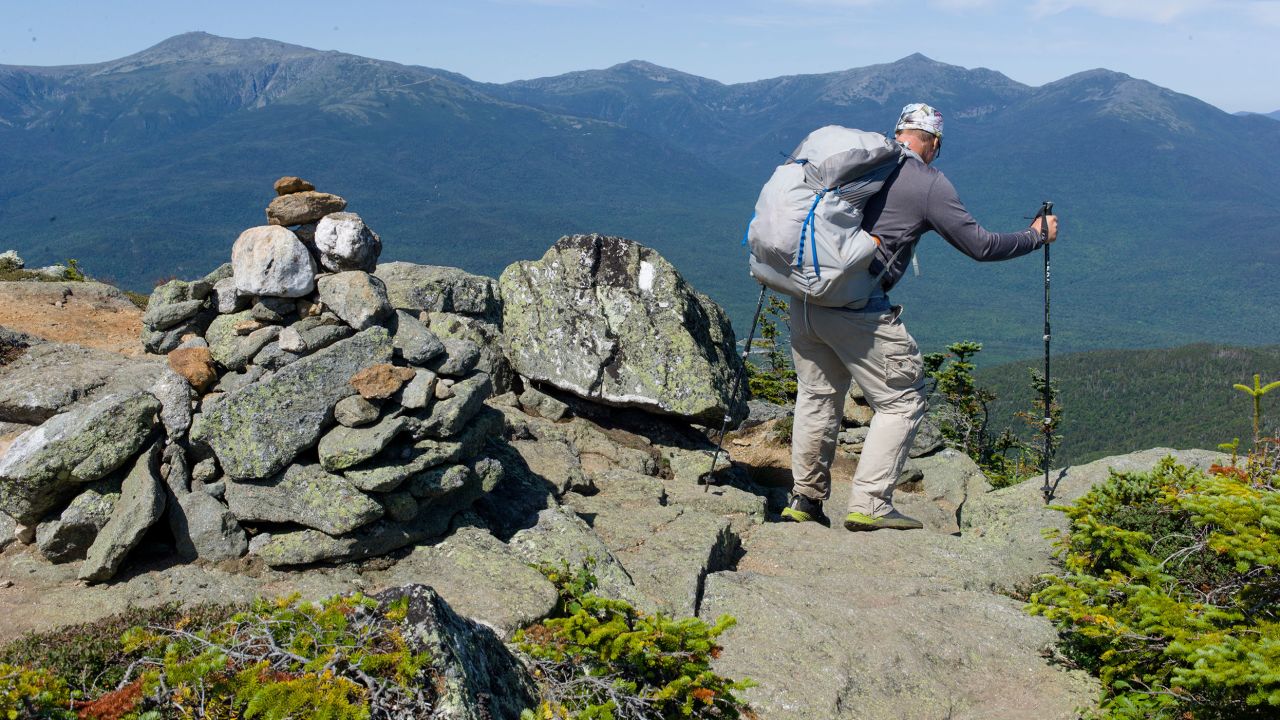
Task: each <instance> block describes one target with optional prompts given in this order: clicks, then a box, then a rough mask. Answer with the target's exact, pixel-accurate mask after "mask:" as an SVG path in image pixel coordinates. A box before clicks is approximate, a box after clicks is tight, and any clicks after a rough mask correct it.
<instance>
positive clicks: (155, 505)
mask: <svg viewBox="0 0 1280 720" xmlns="http://www.w3.org/2000/svg"><path fill="white" fill-rule="evenodd" d="M163 514H164V489H163V487H162V483H161V480H160V446H159V445H152V446H151V449H150V450H148V451H147V452H145V453H143V454H142V455H141V456H139V457H138V459H137V461H136V462H135V463H134V465H133V469H132V470H130V471H129V474H128V475H127V476H126V477H125V479H124V482H123V483H122V484H121V486H120V499H119V500H118V501H116V505H115V508H114V509H113V510H112V513H111V519H110V520H108V521H107V524H106V525H105V526H103V528H102V529H101V530H100V531H98V536H97V537H96V538H95V539H94V541H93V545H92V546H90V547H89V552H88V556H87V557H86V558H85V560H84V562H83V563H81V564H80V572H79V574H78V577H79V578H80V579H81V580H84V581H86V582H91V583H92V582H102V581H103V580H107V579H109V578H111V576H112V575H115V574H116V570H117V569H119V567H120V563H122V562H124V558H125V556H126V555H128V554H129V551H130V550H132V549H133V548H134V547H135V546H136V545H137V544H138V542H139V541H140V540H142V536H143V534H144V533H146V531H147V529H148V528H150V527H151V526H152V525H154V524H155V522H156V521H157V520H159V519H160V517H161V515H163Z"/></svg>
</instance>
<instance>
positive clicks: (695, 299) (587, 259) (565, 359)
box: [499, 235, 747, 423]
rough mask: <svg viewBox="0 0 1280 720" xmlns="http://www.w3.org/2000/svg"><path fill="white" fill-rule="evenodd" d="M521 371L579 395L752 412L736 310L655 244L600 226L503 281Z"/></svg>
mask: <svg viewBox="0 0 1280 720" xmlns="http://www.w3.org/2000/svg"><path fill="white" fill-rule="evenodd" d="M499 283H500V286H501V289H502V299H503V333H504V337H505V339H506V343H507V353H508V357H509V358H510V360H511V364H512V366H513V367H514V369H515V371H516V372H518V373H519V374H521V375H523V376H525V377H528V378H531V379H533V380H537V381H541V382H545V383H547V384H549V385H552V386H554V387H557V388H560V389H562V390H566V391H568V392H571V393H573V394H575V395H578V396H579V397H583V398H587V399H589V400H594V401H596V402H601V403H605V404H610V405H620V406H632V407H639V408H643V409H646V410H650V411H653V412H659V413H665V414H669V415H677V416H680V417H684V418H689V419H692V420H696V421H700V422H703V423H719V421H720V419H721V418H722V417H723V416H724V415H725V414H726V412H727V411H728V412H731V413H732V414H733V415H734V416H735V417H737V418H742V417H745V416H746V401H747V392H746V385H745V383H743V384H741V385H740V387H739V389H738V395H737V396H736V397H730V396H729V395H730V392H731V390H732V385H733V376H734V372H735V371H736V370H738V369H739V368H740V367H741V363H742V361H741V359H740V358H739V357H738V354H737V352H736V351H735V349H734V342H735V341H734V335H733V329H732V327H730V325H729V319H728V316H727V315H726V314H725V312H724V311H723V310H722V309H720V307H719V306H718V305H716V304H715V303H714V302H712V301H711V300H710V299H709V298H707V297H706V296H704V295H702V294H701V293H698V292H697V291H695V290H694V289H693V288H691V287H690V286H689V285H688V283H686V282H685V280H684V278H682V277H681V276H680V274H679V273H678V272H676V270H675V268H674V267H673V266H672V265H671V264H670V263H669V262H667V261H666V260H665V259H664V258H663V257H662V256H661V255H659V254H658V253H657V252H655V251H654V250H651V249H649V248H646V247H644V246H642V245H638V244H636V243H634V242H631V241H630V240H625V239H623V238H617V237H605V236H601V235H574V236H571V237H564V238H561V239H560V240H559V241H558V242H556V244H555V245H553V246H552V247H551V249H550V250H548V251H547V253H546V254H545V255H543V256H542V259H541V260H536V261H531V262H530V261H523V262H518V263H515V264H513V265H511V266H509V267H508V268H507V269H506V270H505V271H504V272H503V273H502V277H501V278H500V280H499Z"/></svg>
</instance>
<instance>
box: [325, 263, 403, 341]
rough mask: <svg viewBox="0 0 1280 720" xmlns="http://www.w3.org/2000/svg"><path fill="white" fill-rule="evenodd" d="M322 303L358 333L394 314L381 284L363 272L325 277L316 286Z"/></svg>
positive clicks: (354, 271) (352, 271) (385, 290)
mask: <svg viewBox="0 0 1280 720" xmlns="http://www.w3.org/2000/svg"><path fill="white" fill-rule="evenodd" d="M317 287H318V288H319V291H320V302H322V303H324V305H325V307H327V308H329V309H330V310H332V311H333V314H334V315H337V316H338V317H340V318H342V322H344V323H346V324H348V325H350V326H351V327H353V328H355V329H356V330H364V329H365V328H369V327H372V326H374V325H377V324H379V323H382V322H383V321H385V320H386V319H387V318H388V317H389V316H390V315H391V313H392V310H391V305H390V304H389V303H388V302H387V289H386V288H385V287H384V286H383V284H382V281H381V280H379V279H378V278H376V277H374V276H373V275H370V274H369V273H367V272H362V271H360V270H348V271H346V272H340V273H334V274H333V275H324V276H322V277H321V278H320V280H319V281H318V282H317Z"/></svg>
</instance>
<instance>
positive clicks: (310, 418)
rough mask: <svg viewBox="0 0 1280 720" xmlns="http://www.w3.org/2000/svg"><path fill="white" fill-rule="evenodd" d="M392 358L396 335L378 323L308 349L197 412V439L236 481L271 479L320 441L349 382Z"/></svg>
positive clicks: (194, 436)
mask: <svg viewBox="0 0 1280 720" xmlns="http://www.w3.org/2000/svg"><path fill="white" fill-rule="evenodd" d="M390 359H391V337H390V336H389V335H388V334H387V331H386V330H384V329H382V328H380V327H373V328H369V329H368V330H365V331H364V332H361V333H359V334H357V335H355V336H353V337H350V338H348V339H346V340H341V341H338V342H336V343H334V344H333V345H330V346H329V347H327V348H325V349H323V350H320V351H318V352H316V353H314V354H312V355H308V356H306V357H304V358H302V359H301V360H298V361H296V362H294V363H293V364H291V365H288V366H286V367H284V368H283V369H281V370H280V371H278V372H276V373H275V374H274V375H272V376H270V377H269V378H267V379H264V380H260V381H258V382H255V383H252V384H250V385H248V386H246V387H243V388H241V389H239V390H235V391H233V392H230V393H228V394H227V395H226V396H225V398H223V399H222V401H221V402H218V403H216V404H215V405H214V406H213V407H212V408H210V409H209V410H208V411H206V412H204V413H203V414H202V415H201V416H200V417H201V419H200V421H199V422H197V423H195V425H194V426H193V427H192V430H191V436H192V439H193V440H195V441H198V442H203V443H205V444H207V445H209V446H210V447H211V448H213V451H214V452H215V453H216V454H217V456H218V462H219V464H220V465H221V466H222V469H223V471H224V472H226V474H227V475H229V476H231V477H232V478H234V479H237V480H255V479H261V478H266V477H270V476H272V475H274V474H276V473H277V472H280V470H282V469H284V467H285V466H286V465H288V464H289V463H290V462H291V461H292V460H293V458H294V457H296V456H297V454H298V453H299V452H301V451H302V450H304V449H306V448H309V447H311V446H312V445H314V444H315V443H316V441H317V440H319V439H320V436H321V435H322V434H323V433H324V430H325V428H326V427H327V426H329V425H330V424H331V423H332V421H333V407H334V405H336V404H337V403H338V401H339V400H341V399H343V398H344V397H347V396H349V395H352V394H354V393H355V390H354V389H353V388H352V387H351V385H349V384H348V380H350V379H351V376H352V375H355V374H356V373H357V372H359V371H360V370H363V369H364V368H367V367H369V366H371V365H375V364H377V363H382V362H387V361H389V360H390Z"/></svg>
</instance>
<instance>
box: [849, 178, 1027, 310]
mask: <svg viewBox="0 0 1280 720" xmlns="http://www.w3.org/2000/svg"><path fill="white" fill-rule="evenodd" d="M862 227H863V228H864V229H866V230H867V232H870V233H871V234H872V235H875V236H876V237H878V238H880V242H881V245H880V250H879V254H878V258H879V262H877V263H874V264H873V265H872V268H871V271H872V272H873V273H875V274H879V273H880V271H881V269H882V268H883V267H884V263H887V262H889V258H890V257H893V255H894V253H895V252H896V253H897V256H896V257H894V258H893V264H892V265H891V266H890V267H889V268H888V269H887V270H885V271H884V275H883V277H882V279H881V281H880V284H881V286H882V287H884V289H885V291H886V292H888V291H889V290H890V289H891V288H892V287H893V286H894V285H896V284H897V283H898V280H900V279H901V278H902V276H903V274H904V273H905V272H906V270H907V266H908V265H909V264H911V255H912V253H914V252H915V246H916V243H917V242H919V240H920V237H921V236H922V235H924V234H925V233H926V232H929V231H930V230H933V231H934V232H936V233H938V234H939V235H941V236H942V237H943V239H944V240H946V241H947V242H949V243H951V244H952V245H954V246H955V247H956V249H957V250H959V251H960V252H962V253H964V254H965V255H968V256H969V257H971V258H973V259H974V260H979V261H989V260H1008V259H1010V258H1015V257H1018V256H1020V255H1026V254H1027V253H1029V252H1031V251H1033V250H1035V249H1036V248H1039V247H1040V246H1041V242H1040V234H1039V233H1037V232H1036V231H1035V230H1032V229H1030V228H1028V229H1026V230H1022V231H1020V232H1012V233H993V232H988V231H987V230H986V229H985V228H983V227H982V226H981V225H979V224H978V221H977V220H974V219H973V216H972V215H970V214H969V211H968V210H965V208H964V204H963V203H961V202H960V197H959V196H958V195H957V194H956V189H955V187H954V186H953V185H952V184H951V181H950V180H948V179H947V176H946V175H943V174H942V172H941V171H939V170H937V169H935V168H932V167H930V166H928V165H925V164H924V163H923V162H922V161H921V160H920V159H919V158H917V157H914V156H909V157H907V159H906V160H905V161H904V162H903V163H902V164H901V165H899V166H898V167H897V169H895V170H894V171H893V172H892V173H891V174H890V175H889V177H888V179H887V180H886V181H885V185H884V188H883V189H881V191H880V192H879V193H877V194H876V195H875V196H874V197H872V198H871V200H869V201H868V202H867V206H866V209H865V211H864V217H863V221H862Z"/></svg>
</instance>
